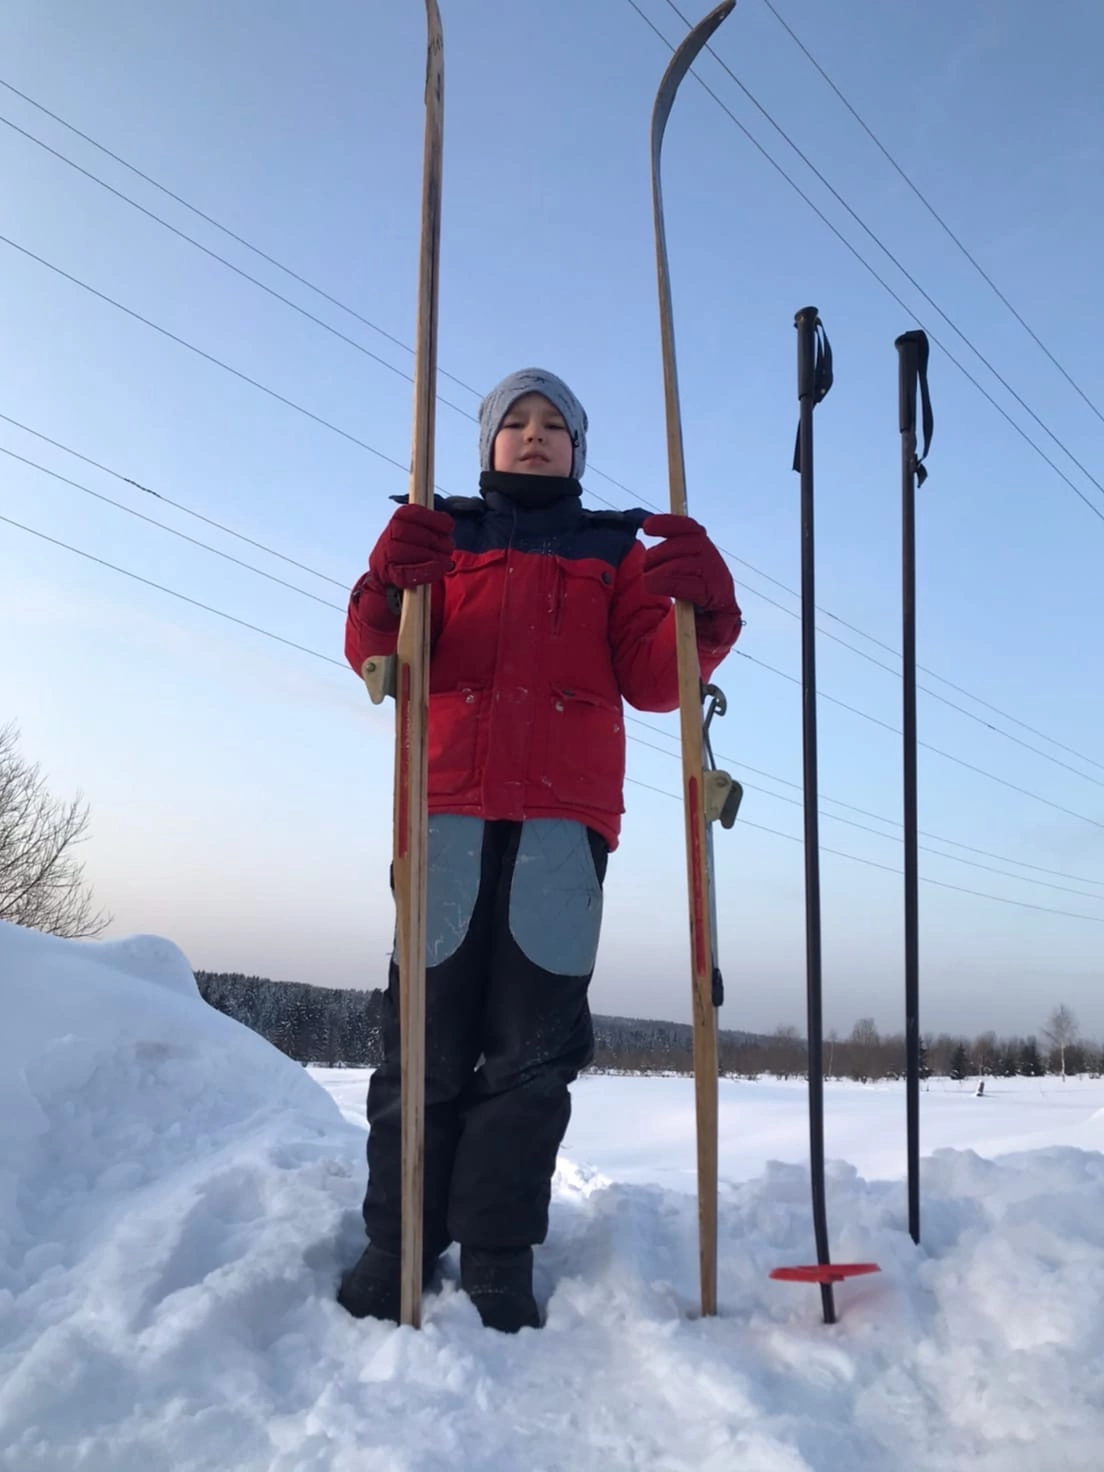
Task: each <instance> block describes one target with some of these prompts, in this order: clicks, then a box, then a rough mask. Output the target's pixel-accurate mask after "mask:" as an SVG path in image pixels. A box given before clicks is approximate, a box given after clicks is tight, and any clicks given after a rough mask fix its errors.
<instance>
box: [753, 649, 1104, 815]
mask: <svg viewBox="0 0 1104 1472" xmlns="http://www.w3.org/2000/svg"><path fill="white" fill-rule="evenodd" d="M734 653H736V654H738V655H739V656H740V658H741V659H747V660H750V661H751V663H752V664H757V665H758V666H759V667H760V669H764V670H768V671H769V672H770V673H771V674H772V675H777V676H778V677H779V679H782V680H787V681H788V682H789V683H790V684H792V685H801V681H800V680H799V679H798V678H797V676H796V675H788V674H787V673H786V671H785V670H780V669H779V668H778V667H777V666H776V665H773V664H768V663H767V661H766V660H765V659H759V658H758V657H757V656H756V655H754V654H747V653H746V652H745V651H744V650H742V649H737V650H735V651H734ZM817 694H818V698H819V699H821V700H827V701H829V702H830V703H831V704H832V705H838V706H840V708H841V709H843V710H846V711H850V712H851V714H852V715H855V716H860V717H861V718H862V719H863V720H864V721H869V722H870V723H871V725H874V726H881V727H882V729H883V730H884V731H889V732H891V733H892V734H893V735H894V736H900V735H901V734H902V733H901V730H900V727H898V726H894V725H892V724H891V723H890V722H889V721H883V720H882V719H881V718H880V717H879V716H872V715H871V714H870V712H869V711H865V710H860V709H859V707H858V706H857V705H850V704H849V703H848V702H847V701H846V700H840V699H839V698H838V697H837V696H835V695H828V694H826V693H825V691H823V690H821V691H818V692H817ZM917 745H918V746H922V747H923V748H924V750H925V751H930V752H934V754H935V755H936V756H941V757H943V758H944V759H945V760H946V761H949V762H954V763H955V765H956V766H959V767H965V768H966V770H967V771H968V772H975V773H976V774H977V775H978V776H979V777H987V778H988V779H989V781H990V782H998V783H999V784H1000V785H1001V786H1002V787H1008V788H1010V789H1011V790H1012V791H1013V792H1018V793H1019V794H1020V796H1021V797H1031V798H1034V800H1035V801H1036V802H1041V803H1044V804H1045V805H1046V806H1047V807H1048V808H1054V809H1055V810H1056V811H1057V812H1059V813H1065V814H1066V816H1067V817H1070V818H1080V820H1081V822H1082V823H1091V824H1092V826H1093V827H1094V828H1104V823H1102V822H1101V821H1100V820H1099V819H1098V818H1090V817H1089V816H1088V815H1087V814H1086V813H1078V812H1076V811H1075V810H1074V809H1073V808H1067V807H1063V806H1062V804H1061V803H1059V802H1053V801H1052V800H1051V799H1050V798H1049V797H1042V796H1040V794H1039V793H1037V792H1032V791H1031V790H1030V789H1029V788H1027V787H1018V786H1017V785H1016V783H1015V782H1009V781H1008V780H1007V779H1006V778H1004V777H998V776H997V775H996V773H995V772H989V771H986V769H985V768H984V767H978V766H975V765H974V764H973V762H968V761H966V760H965V759H964V758H963V757H960V756H954V755H953V754H952V753H951V752H949V751H944V750H943V749H942V747H939V746H933V745H932V744H931V742H930V741H918V742H917Z"/></svg>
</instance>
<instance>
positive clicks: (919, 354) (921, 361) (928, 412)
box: [895, 329, 935, 486]
mask: <svg viewBox="0 0 1104 1472" xmlns="http://www.w3.org/2000/svg"><path fill="white" fill-rule="evenodd" d="M895 346H896V348H897V352H898V355H899V357H898V366H899V370H900V371H899V375H898V380H899V383H900V419H899V423H900V429H901V433H902V434H906V433H908V434H915V433H916V388H917V384H919V386H920V414H921V421H920V422H921V427H922V430H923V435H924V448H923V451H922V452H921V454H919V455H918V456H916V459H915V466H914V469H915V472H916V484H917V485H918V486H922V485H923V484H924V482H925V481H926V480H927V478H928V471H927V467H926V466H925V465H924V461H925V460H926V459H927V455H928V451H929V450H930V449H931V438H932V430H933V429H934V427H935V419H934V417H933V415H932V406H931V394H930V393H929V392H928V351H929V345H928V334H927V333H926V332H921V331H920V330H919V329H917V330H915V331H913V332H903V333H902V334H901V336H900V337H899V338H897V340H896V344H895Z"/></svg>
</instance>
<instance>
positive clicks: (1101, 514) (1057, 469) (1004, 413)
mask: <svg viewBox="0 0 1104 1472" xmlns="http://www.w3.org/2000/svg"><path fill="white" fill-rule="evenodd" d="M627 4H629V5H630V6H631V7H632V8H633V10H635V11H636V13H637V15H639V16H640V18H641V20H642V21H643V22H644V23H645V25H646V26H647V27H648V28H649V30H651V31H654V32H655V34H656V35H657V36H658V37H659V38H660V40H661V41H662V42H663V44H664V45H665V46H666V47H667V49H668V50H669V51H673V50H674V49H675V48H674V47H673V46H672V44H671V42H670V41H668V39H667V37H666V36H665V35H664V34H663V32H662V31H661V30H660V29H659V27H658V26H657V25H656V24H655V23H654V22H653V21H652V20H650V19H649V18H648V16H646V15H645V14H644V12H643V11H642V10H641V9H640V7H639V5H637V4H636V0H627ZM718 60H720V58H718ZM691 75H692V76H693V77H694V80H695V81H696V82H697V83H698V85H699V86H701V87H703V88H704V89H705V91H706V92H707V93H708V94H709V96H710V97H712V99H713V101H714V102H715V103H716V104H717V106H718V107H719V108H720V109H721V111H722V112H723V113H724V114H725V116H726V117H728V118H729V119H730V120H731V121H732V122H733V123H734V124H735V125H736V127H737V128H739V130H740V132H741V133H743V134H744V136H745V137H746V138H747V140H748V142H749V143H750V144H751V145H752V147H754V148H755V149H756V150H757V151H758V152H759V153H761V154H762V156H763V157H764V158H765V159H766V161H767V162H768V163H769V164H770V166H771V168H772V169H774V170H775V171H776V172H777V173H779V174H781V176H782V178H783V179H785V181H786V183H787V184H789V186H790V187H791V189H793V190H795V191H796V192H797V194H799V195H800V196H801V198H802V199H803V200H804V201H805V203H806V204H807V205H808V206H809V208H810V209H811V210H812V211H813V213H814V214H815V215H816V216H817V217H818V218H819V219H820V220H822V221H823V223H824V224H825V225H827V227H828V229H829V230H831V232H832V234H833V235H834V236H835V237H836V238H837V240H839V241H840V243H841V244H842V245H843V246H844V247H845V248H846V249H847V250H848V251H850V253H851V254H852V255H853V256H854V257H855V259H856V260H857V261H858V262H859V264H860V265H861V266H862V267H863V269H864V270H866V271H868V272H869V273H870V275H871V276H873V278H874V280H875V281H877V282H878V284H879V286H881V287H882V288H883V289H884V290H885V291H886V292H888V294H889V295H890V296H891V297H892V298H893V300H894V301H895V302H896V303H897V304H898V306H900V307H901V308H902V309H903V310H904V311H906V312H908V314H909V315H910V317H912V318H913V320H914V321H916V322H918V323H919V325H920V326H921V327H923V328H924V330H925V331H926V332H927V334H928V337H929V338H930V339H931V341H932V342H934V343H935V344H936V346H937V347H938V348H939V349H940V350H941V351H942V352H943V353H944V354H945V356H946V357H947V358H948V359H949V360H950V362H952V363H953V364H954V365H955V367H956V368H957V369H958V370H959V372H960V373H961V374H962V375H963V376H964V377H965V378H967V379H969V381H970V382H971V383H972V384H973V385H974V387H975V388H976V389H977V391H978V393H980V394H981V395H982V396H983V397H984V398H985V399H987V400H988V401H989V403H990V404H992V406H993V408H994V409H996V411H997V413H998V414H1000V415H1001V417H1002V418H1003V419H1006V420H1007V421H1008V423H1009V424H1010V425H1011V426H1012V428H1013V429H1014V430H1015V431H1016V433H1017V434H1018V435H1019V436H1020V438H1021V439H1023V440H1025V441H1026V442H1027V443H1028V444H1029V445H1030V446H1031V448H1032V449H1033V450H1034V451H1035V453H1036V454H1037V455H1038V456H1039V457H1040V459H1042V460H1045V461H1046V463H1047V464H1048V465H1049V466H1050V468H1051V469H1052V470H1053V471H1054V473H1055V475H1057V476H1058V477H1059V478H1060V479H1061V480H1063V481H1064V482H1065V483H1066V485H1067V486H1069V488H1070V490H1071V491H1073V493H1074V495H1075V496H1077V497H1078V498H1079V499H1080V500H1081V501H1083V502H1084V503H1085V505H1086V506H1087V507H1088V508H1089V510H1090V511H1091V512H1092V513H1093V515H1094V516H1096V517H1098V518H1099V519H1100V520H1101V521H1104V510H1101V508H1100V507H1099V506H1097V505H1096V504H1095V502H1093V501H1090V500H1089V498H1088V496H1086V495H1085V493H1084V491H1082V490H1081V488H1080V486H1078V485H1077V484H1076V482H1074V481H1072V480H1071V479H1070V477H1069V476H1068V475H1067V474H1066V473H1065V471H1064V470H1062V468H1061V466H1059V465H1056V464H1055V463H1054V461H1053V460H1052V459H1051V458H1050V456H1049V455H1048V454H1047V453H1046V451H1045V450H1044V449H1043V448H1042V447H1041V446H1040V445H1039V444H1037V443H1036V441H1035V440H1033V439H1032V438H1031V436H1030V435H1029V434H1028V433H1027V431H1026V430H1025V429H1024V428H1023V426H1022V425H1020V424H1017V422H1016V420H1015V419H1013V418H1012V416H1011V414H1009V412H1008V410H1007V409H1005V408H1004V406H1003V405H1002V404H999V403H998V402H997V400H996V399H995V398H994V397H993V395H992V394H991V393H990V392H989V390H988V389H987V388H985V387H984V385H982V384H981V383H979V382H978V380H977V379H976V378H975V377H974V375H973V374H972V373H971V372H970V370H969V369H968V368H967V367H966V366H965V364H963V363H961V362H960V361H959V359H958V358H956V357H955V355H954V354H953V353H952V352H951V350H950V348H948V347H947V345H946V343H944V342H943V341H942V340H941V339H940V338H939V337H938V335H937V334H936V333H935V332H934V330H933V329H932V328H930V327H928V326H927V325H926V324H925V323H924V322H923V321H922V320H921V319H920V318H919V317H918V316H917V315H916V313H915V312H914V311H913V309H912V308H911V307H910V306H909V304H908V303H907V302H906V301H905V299H904V298H903V297H902V296H901V295H900V294H899V293H898V292H896V291H895V290H894V289H893V287H892V286H890V284H889V282H888V281H886V279H885V277H884V276H881V275H880V274H879V273H878V272H877V271H876V270H875V269H874V267H873V266H872V265H871V264H870V262H869V261H868V260H867V259H866V257H865V256H863V255H862V254H861V253H860V252H859V250H858V249H857V248H856V247H855V246H854V245H852V243H851V242H850V241H849V240H848V239H847V237H846V235H844V234H843V232H842V231H841V230H840V229H839V228H838V227H837V226H836V225H835V224H833V222H832V221H831V220H830V219H829V218H828V216H827V215H826V214H825V213H824V211H823V210H822V209H820V207H819V206H818V205H816V204H814V202H813V201H812V200H811V199H810V198H809V196H808V195H807V194H806V193H805V191H804V190H803V189H802V188H801V186H800V185H799V184H798V183H797V182H796V181H795V180H794V179H792V178H791V177H790V175H789V174H787V173H786V170H785V169H784V168H783V167H782V165H781V164H780V163H779V162H778V161H777V160H776V159H774V158H772V157H771V155H770V154H769V153H768V152H767V150H766V149H765V148H764V147H763V145H762V144H761V143H760V142H759V140H758V139H757V138H756V137H755V136H754V135H753V134H752V133H751V132H749V131H748V129H747V128H746V127H745V126H744V124H743V123H742V122H741V121H740V119H739V118H738V117H737V116H736V114H735V113H734V112H733V111H732V109H731V108H730V107H728V106H727V105H726V104H725V103H724V102H723V101H722V100H721V98H720V97H718V96H717V93H716V92H714V90H713V88H712V87H710V85H709V83H708V82H706V81H705V80H704V79H703V78H702V77H700V76H699V75H698V74H697V72H696V71H693V69H691ZM828 187H829V188H830V187H831V186H828ZM887 254H888V252H887ZM906 274H907V273H906ZM936 310H939V309H938V308H937V309H936ZM940 315H942V313H940ZM956 331H957V329H956ZM964 340H965V339H964ZM978 356H979V357H980V356H981V355H980V354H978ZM983 361H984V360H983ZM1029 412H1030V411H1029ZM1048 433H1049V431H1048ZM1064 448H1065V447H1064V446H1063V449H1064ZM1066 453H1067V455H1069V451H1068V450H1067V451H1066ZM1069 458H1070V459H1071V460H1073V459H1074V457H1073V456H1072V455H1069ZM1075 463H1077V462H1076V461H1075ZM1090 478H1091V477H1090ZM1094 483H1095V482H1094Z"/></svg>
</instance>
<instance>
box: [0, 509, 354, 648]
mask: <svg viewBox="0 0 1104 1472" xmlns="http://www.w3.org/2000/svg"><path fill="white" fill-rule="evenodd" d="M0 521H2V522H4V523H5V524H6V525H7V526H14V527H15V528H16V529H17V530H18V531H21V532H27V533H29V534H30V536H32V537H38V538H40V539H41V540H42V541H43V542H50V543H51V544H52V545H53V546H55V547H61V548H63V549H64V551H66V552H72V553H73V555H74V556H75V557H83V558H84V559H85V561H86V562H95V563H98V564H99V566H100V567H106V568H108V569H109V570H110V571H111V572H117V573H118V574H119V575H120V577H124V578H130V579H131V580H132V581H133V582H136V583H144V584H145V586H146V587H147V588H156V589H157V591H158V592H159V593H167V594H168V595H169V597H170V598H179V600H180V602H181V603H190V604H191V606H192V607H193V608H202V609H203V611H204V612H205V613H213V614H214V615H215V616H216V617H217V618H224V619H226V620H227V621H228V622H229V623H232V624H237V625H238V626H239V627H240V628H243V629H249V630H251V632H252V633H254V634H262V635H263V636H264V637H265V638H266V639H274V640H275V641H276V643H277V644H286V645H287V647H288V648H289V649H298V651H299V652H300V654H309V655H311V657H312V658H313V659H321V660H324V661H325V663H326V664H332V665H334V666H335V667H336V668H337V669H339V670H347V669H348V668H349V666H348V665H347V664H346V663H345V661H344V660H341V659H331V658H330V656H329V655H328V654H320V653H319V651H318V650H317V649H308V648H307V646H306V645H305V644H297V643H296V642H295V640H294V639H285V638H284V636H283V635H282V634H274V633H273V632H272V630H271V629H262V628H261V626H260V625H259V624H251V623H250V622H249V621H248V620H247V619H244V618H237V617H236V616H235V615H234V614H232V613H226V612H225V611H224V610H223V609H221V608H214V607H212V605H211V604H210V603H203V602H201V601H200V600H199V599H198V598H190V597H189V596H188V594H187V593H179V592H177V590H176V589H175V588H167V587H166V586H165V584H164V583H158V582H155V581H154V580H153V578H144V577H142V576H141V574H140V573H136V572H131V571H130V569H129V568H126V567H119V565H118V564H117V563H114V562H107V561H106V560H105V559H104V558H102V557H96V556H94V555H93V553H91V552H85V551H84V550H83V548H81V547H74V546H72V545H71V544H70V543H69V542H62V541H60V540H59V538H57V537H51V536H47V534H46V533H45V532H40V531H38V530H37V529H36V528H35V527H33V526H25V525H24V523H23V522H21V521H15V520H14V519H13V518H12V517H10V516H3V515H0Z"/></svg>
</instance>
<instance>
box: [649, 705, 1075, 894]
mask: <svg viewBox="0 0 1104 1472" xmlns="http://www.w3.org/2000/svg"><path fill="white" fill-rule="evenodd" d="M628 719H630V720H631V719H632V717H629V718H628ZM639 724H643V723H642V722H641V723H639ZM648 729H649V730H655V729H656V728H655V727H654V726H653V727H648ZM661 734H663V735H666V734H667V733H666V732H663V733H661ZM667 739H668V740H673V739H674V738H673V737H668V738H667ZM629 740H630V741H633V742H635V743H636V744H637V745H638V746H646V747H647V748H648V750H649V751H658V752H659V754H660V755H661V756H669V757H672V758H673V759H674V760H675V761H680V760H681V755H680V753H679V752H677V751H672V750H671V749H670V748H669V747H666V746H656V745H655V743H654V742H652V741H645V740H644V739H643V738H642V737H640V736H630V737H629ZM717 755H718V756H722V753H720V752H718V753H717ZM722 760H728V761H735V759H734V758H731V757H728V758H725V757H723V756H722ZM736 765H737V766H739V765H740V763H736ZM747 770H749V771H750V768H748V769H747ZM772 780H773V781H775V782H777V781H778V780H779V779H778V778H777V777H775V778H772ZM741 785H742V786H743V787H744V788H745V789H746V790H747V791H749V792H758V793H759V794H760V795H761V796H763V797H770V798H773V799H774V801H775V802H784V803H786V804H787V805H788V806H790V807H794V808H804V806H805V804H804V802H802V801H801V799H800V798H796V797H786V796H785V795H784V794H783V793H781V792H771V791H770V789H769V788H767V787H760V786H759V785H758V784H757V783H755V782H743V783H742V784H741ZM788 785H790V784H787V786H788ZM817 811H818V813H819V814H820V816H821V817H822V818H828V819H830V820H831V821H832V822H833V823H844V824H846V825H847V827H848V828H857V829H858V830H859V832H860V833H872V834H873V835H874V837H875V838H884V839H885V840H886V841H887V842H889V843H900V842H901V836H900V834H898V833H883V832H882V831H881V829H880V828H871V826H870V824H869V823H858V822H856V821H855V819H854V818H844V817H841V816H840V814H839V813H828V812H825V811H824V809H823V808H821V807H818V809H817ZM875 816H877V815H875ZM878 821H879V822H880V823H886V822H889V821H891V820H890V819H888V818H881V817H879V818H878ZM919 847H920V848H921V849H922V850H923V851H924V853H928V854H935V855H936V857H937V858H940V859H950V860H951V861H952V862H953V863H955V864H965V865H966V866H967V868H970V869H982V870H984V871H985V873H987V874H999V875H1000V876H1001V877H1002V878H1003V879H1016V880H1018V881H1019V882H1020V883H1021V884H1038V885H1042V887H1043V888H1044V889H1057V890H1061V892H1062V893H1063V894H1075V895H1077V896H1079V898H1081V899H1083V900H1097V901H1104V894H1092V893H1091V892H1090V891H1088V890H1085V889H1072V888H1071V887H1070V886H1069V885H1068V884H1053V883H1051V882H1050V881H1048V880H1046V879H1033V878H1031V876H1030V875H1028V874H1013V873H1012V871H1011V870H1010V869H998V868H996V867H995V866H994V865H993V864H979V863H978V861H977V860H976V859H964V858H961V857H960V856H959V855H958V854H945V853H943V852H942V850H941V849H937V848H932V847H931V846H930V845H929V844H926V843H922V844H920V845H919ZM1014 862H1015V860H1013V863H1014ZM1088 882H1089V883H1090V884H1095V883H1098V882H1100V881H1097V880H1089V881H1088ZM1102 918H1104V917H1102Z"/></svg>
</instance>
